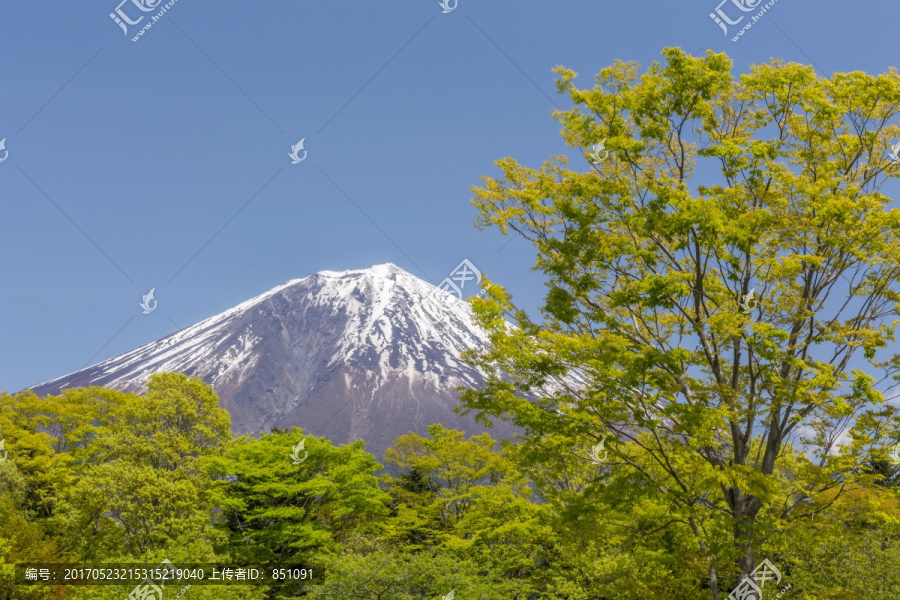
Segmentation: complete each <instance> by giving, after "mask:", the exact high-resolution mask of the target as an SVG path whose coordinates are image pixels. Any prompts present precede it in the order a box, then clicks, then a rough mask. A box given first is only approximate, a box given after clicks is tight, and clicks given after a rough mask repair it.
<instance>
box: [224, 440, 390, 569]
mask: <svg viewBox="0 0 900 600" xmlns="http://www.w3.org/2000/svg"><path fill="white" fill-rule="evenodd" d="M301 442H303V444H304V449H303V450H300V451H299V452H298V453H297V454H296V456H297V457H298V458H299V459H302V460H301V462H300V463H299V464H294V460H293V459H292V450H293V448H294V447H295V446H297V444H299V443H301ZM208 467H209V469H210V471H209V472H210V474H211V476H212V477H214V478H215V481H213V482H212V485H211V489H210V492H209V498H210V501H211V502H212V503H213V504H214V505H215V506H217V507H219V508H220V512H219V514H218V516H217V523H218V525H219V526H220V527H221V529H222V530H223V532H224V533H225V535H226V536H227V547H225V548H223V553H227V554H229V555H230V556H231V557H232V559H234V560H239V561H246V562H248V563H249V562H255V563H277V564H290V563H306V562H309V561H311V560H314V559H315V557H316V556H317V555H318V554H319V553H320V552H321V551H323V550H327V549H330V550H334V549H336V548H338V547H339V544H341V543H343V542H345V541H346V540H347V539H349V538H350V536H351V535H354V534H365V533H374V532H375V526H376V524H377V523H379V522H380V521H383V520H384V519H385V518H386V517H387V515H388V507H387V504H388V501H389V497H388V496H387V494H386V493H385V492H383V491H382V490H381V489H380V488H379V486H378V480H377V479H376V477H375V476H374V473H375V471H377V470H378V469H380V468H381V465H379V464H378V463H377V462H375V458H374V457H373V456H372V455H371V454H369V453H367V452H366V451H365V449H364V447H363V443H362V442H354V443H352V444H348V445H345V446H340V447H335V446H333V445H332V444H331V443H330V442H328V441H327V440H325V439H324V438H314V437H306V436H305V434H304V432H303V431H302V430H300V429H297V428H292V429H291V430H290V431H288V432H282V433H270V434H263V435H261V436H260V438H259V439H258V440H254V439H250V438H241V439H239V440H237V441H236V442H235V444H234V445H233V446H232V447H231V448H230V449H229V450H228V451H227V452H226V453H225V455H224V456H221V457H212V458H210V459H208Z"/></svg>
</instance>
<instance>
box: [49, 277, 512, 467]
mask: <svg viewBox="0 0 900 600" xmlns="http://www.w3.org/2000/svg"><path fill="white" fill-rule="evenodd" d="M435 289H436V288H435V287H434V286H432V285H431V284H429V283H426V282H425V281H422V280H421V279H418V278H417V277H415V276H413V275H411V274H409V273H407V272H406V271H404V270H402V269H400V268H398V267H396V266H394V265H392V264H384V265H376V266H373V267H371V268H369V269H360V270H353V271H343V272H335V271H322V272H319V273H316V274H315V275H311V276H309V277H305V278H303V279H296V280H293V281H289V282H287V283H285V284H283V285H280V286H278V287H276V288H274V289H272V290H269V291H268V292H266V293H264V294H262V295H260V296H257V297H256V298H253V299H251V300H248V301H246V302H244V303H242V304H239V305H238V306H235V307H234V308H232V309H230V310H227V311H225V312H223V313H221V314H218V315H216V316H214V317H210V318H208V319H206V320H204V321H201V322H200V323H197V324H196V325H193V326H191V327H188V328H187V329H184V330H182V331H179V332H177V333H175V334H173V335H170V336H168V337H165V338H163V339H161V340H158V341H156V342H153V343H151V344H147V345H146V346H143V347H141V348H138V349H136V350H133V351H131V352H128V353H126V354H123V355H121V356H117V357H115V358H111V359H109V360H106V361H104V362H101V363H99V364H97V365H94V366H91V367H87V368H85V369H83V370H81V371H78V372H76V373H72V374H70V375H66V376H64V377H60V378H58V379H54V380H51V381H47V382H44V383H42V384H39V385H37V386H34V387H33V388H31V389H32V390H33V391H34V392H35V393H37V394H38V395H46V394H58V393H59V391H60V390H61V389H62V388H66V387H80V386H88V385H98V386H103V387H111V388H116V389H120V390H125V391H143V389H144V387H143V386H144V384H145V382H146V380H147V378H148V377H149V376H150V375H151V374H152V373H156V372H163V371H177V372H180V373H186V374H188V375H196V376H198V377H201V378H203V379H204V380H205V381H207V382H208V383H210V384H211V385H212V386H213V388H214V389H215V391H216V393H217V394H218V395H219V398H220V402H221V405H222V406H223V407H224V408H225V409H227V410H228V411H229V413H231V418H232V431H233V432H234V433H235V434H236V435H237V434H241V433H256V432H259V431H269V430H270V429H271V428H272V427H273V426H279V427H289V426H291V425H296V426H299V427H303V428H304V429H305V430H306V431H307V432H309V433H310V434H312V435H324V436H326V437H328V438H329V439H330V440H332V441H333V442H335V443H345V442H349V441H352V440H355V439H359V438H362V439H364V440H365V441H366V447H367V449H368V450H369V451H370V452H372V453H374V454H375V455H376V456H381V453H382V452H383V451H384V449H385V448H387V447H388V446H389V445H390V443H391V442H392V441H393V439H394V438H395V437H396V436H398V435H401V434H404V433H407V432H409V431H415V432H418V433H422V434H425V433H426V429H425V428H426V427H427V426H428V425H429V424H431V423H443V424H444V425H445V426H447V427H452V428H456V429H463V430H465V431H466V432H467V433H479V432H482V431H485V429H484V428H483V427H482V426H480V425H476V424H475V421H474V418H473V417H472V416H467V417H461V416H459V415H456V414H455V413H454V412H453V407H454V406H456V405H457V403H458V400H457V398H458V392H456V391H455V388H456V387H457V386H459V385H466V386H473V385H477V384H479V383H480V382H481V381H482V380H483V378H482V376H481V374H480V373H479V372H478V371H477V370H476V369H474V368H472V367H471V366H469V365H467V364H465V363H464V362H463V361H462V360H460V353H461V352H462V351H463V350H466V349H469V348H475V349H481V348H483V347H484V346H485V343H486V339H487V338H486V335H485V332H484V331H483V330H481V329H480V328H479V327H478V326H477V325H476V324H475V323H474V322H473V318H472V314H471V310H470V308H469V305H468V304H467V303H466V302H463V301H461V300H459V299H457V298H455V297H453V296H450V295H449V294H446V293H439V296H437V297H436V296H434V292H435ZM512 431H513V429H512V427H511V426H509V425H506V424H504V423H497V424H496V425H495V428H494V429H493V430H492V434H493V435H494V436H495V437H502V436H507V435H510V434H511V433H512Z"/></svg>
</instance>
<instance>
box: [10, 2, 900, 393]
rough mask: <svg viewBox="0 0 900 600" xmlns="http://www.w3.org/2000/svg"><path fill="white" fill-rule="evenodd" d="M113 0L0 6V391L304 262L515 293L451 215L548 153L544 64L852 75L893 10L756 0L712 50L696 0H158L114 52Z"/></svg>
mask: <svg viewBox="0 0 900 600" xmlns="http://www.w3.org/2000/svg"><path fill="white" fill-rule="evenodd" d="M136 1H137V0H136ZM145 1H146V0H145ZM153 1H154V0H151V4H152V3H153ZM118 2H119V0H90V1H89V2H13V1H12V0H6V1H4V2H2V3H0V14H2V19H0V40H2V48H3V59H2V60H0V84H2V86H0V89H2V92H0V139H2V138H4V137H5V138H7V140H6V149H7V150H8V151H9V156H8V158H7V160H5V161H4V162H3V163H2V164H0V224H2V238H0V239H2V242H3V246H2V252H0V390H2V389H6V390H8V391H11V392H13V391H17V390H19V389H21V388H23V387H25V386H28V385H32V384H35V383H38V382H41V381H43V380H46V379H49V378H52V377H56V376H59V375H63V374H65V373H68V372H71V371H74V370H77V369H79V368H81V367H82V366H84V365H85V364H86V363H87V362H91V363H95V362H99V361H100V360H103V359H106V358H109V357H112V356H115V355H117V354H120V353H122V352H125V351H127V350H130V349H132V348H135V347H138V346H140V345H143V344H145V343H147V342H150V341H153V340H155V339H158V338H160V337H163V336H165V335H168V334H170V333H172V332H174V331H175V330H176V329H178V328H181V327H185V326H187V325H190V324H192V323H195V322H197V321H199V320H201V319H203V318H206V317H209V316H211V315H213V314H216V313H218V312H220V311H222V310H225V309H227V308H229V307H231V306H233V305H235V304H237V303H239V302H241V301H243V300H246V299H248V298H250V297H252V296H255V295H257V294H259V293H262V292H263V291H265V290H267V289H269V288H271V287H274V286H275V285H278V284H280V283H282V282H284V281H286V280H289V279H294V278H299V277H304V276H306V275H309V274H311V273H314V272H316V271H319V270H323V269H330V270H343V269H352V268H361V267H368V266H370V265H372V264H377V263H383V262H393V263H395V264H397V265H398V266H400V267H402V268H404V269H406V270H408V271H410V272H411V273H413V274H416V275H418V276H420V277H423V278H425V279H428V280H430V281H432V283H438V282H440V280H441V279H443V278H444V277H445V276H446V275H448V274H449V272H450V271H451V270H452V269H453V268H454V267H455V266H456V265H457V264H458V263H459V262H460V261H461V260H462V259H463V258H468V259H470V260H471V261H472V262H473V263H474V264H475V265H477V266H478V267H479V268H481V270H483V271H484V272H486V273H487V274H488V275H489V276H490V277H491V278H492V279H494V280H496V281H498V282H500V283H503V284H505V285H507V286H508V288H509V289H510V290H511V291H512V292H513V294H514V295H515V299H516V301H517V303H519V304H520V305H522V306H524V307H528V308H534V307H536V306H537V305H538V303H539V302H540V299H541V297H542V293H543V286H542V285H541V278H540V276H539V275H538V274H536V273H534V272H532V271H530V267H531V265H532V264H533V253H532V251H531V248H530V246H529V245H528V244H527V243H526V242H524V241H523V240H521V239H517V240H514V241H512V242H511V243H510V244H509V245H508V246H506V247H505V248H503V250H502V251H499V250H500V249H501V247H503V245H504V244H505V243H506V241H507V239H506V238H503V237H502V236H501V235H500V234H499V233H497V232H496V231H487V232H478V231H477V230H475V228H474V227H473V226H472V220H473V218H474V216H475V213H474V210H473V209H472V208H471V206H470V204H469V200H470V198H471V193H470V191H469V188H470V186H472V185H473V184H477V183H478V181H479V176H481V175H485V174H496V170H495V168H494V167H493V161H495V160H496V159H498V158H501V157H503V156H514V157H516V158H517V159H519V160H520V161H522V162H524V163H526V164H529V165H532V166H537V165H538V164H540V162H541V161H543V160H544V159H546V158H547V157H548V156H549V155H551V154H557V153H568V154H569V155H570V156H573V155H574V153H573V152H572V151H571V149H568V148H566V147H565V146H564V144H563V143H562V140H561V138H560V137H559V129H560V128H559V125H558V124H557V123H556V122H555V121H554V120H553V119H552V118H551V117H550V111H551V109H552V108H553V102H555V103H557V104H558V105H560V106H566V105H567V103H566V100H565V98H562V97H560V96H558V95H557V94H556V93H555V86H554V84H553V74H552V73H551V69H552V68H553V67H554V66H555V65H559V64H562V65H565V66H567V67H570V68H573V69H574V70H576V71H577V72H578V73H579V75H580V78H579V80H578V81H579V83H580V84H582V85H584V86H589V85H590V84H591V82H592V80H593V76H594V74H595V73H596V72H597V71H598V70H599V69H601V68H603V67H604V66H607V65H609V64H610V63H611V62H612V61H614V60H615V59H625V60H635V61H639V62H640V63H642V64H643V65H647V64H649V63H650V62H651V61H653V60H656V59H658V58H659V53H660V50H661V49H662V48H663V47H665V46H680V47H682V48H683V49H685V50H686V51H688V52H692V53H694V52H699V51H705V50H706V49H712V50H715V51H723V50H724V51H727V52H728V53H729V55H730V56H731V57H732V58H733V59H734V61H735V67H736V70H737V71H739V72H742V71H745V70H746V67H747V65H748V64H752V63H758V62H765V61H767V60H769V58H770V57H783V58H785V59H787V60H790V61H798V62H805V63H809V62H811V61H812V62H815V64H816V65H818V67H819V68H821V69H822V70H824V71H825V72H826V73H828V74H830V73H832V72H833V71H851V70H863V71H867V72H870V73H878V72H883V71H885V70H887V68H888V67H889V66H890V65H891V64H893V63H892V61H895V60H896V57H897V48H898V46H897V39H898V38H897V33H896V23H897V18H896V17H897V16H898V15H900V7H898V5H897V4H896V3H889V2H884V1H881V2H862V1H860V2H855V3H853V4H848V3H846V2H836V1H831V0H828V1H820V2H815V3H812V2H792V1H791V0H779V1H778V2H777V3H776V4H775V5H774V6H773V7H772V8H771V9H770V10H769V11H768V13H766V15H765V16H764V17H763V19H761V21H760V22H758V23H757V24H755V25H754V27H753V28H752V29H750V30H749V31H748V32H747V33H746V34H745V35H744V36H743V37H742V38H741V39H740V41H739V42H737V43H733V42H731V41H730V38H729V37H726V36H725V35H723V33H722V31H721V29H719V28H718V26H716V25H715V24H714V23H713V22H712V20H711V19H710V18H709V16H708V15H709V13H710V12H712V11H713V10H714V9H715V7H716V5H717V2H716V1H715V0H711V1H708V0H684V1H681V2H662V1H659V0H654V1H644V2H601V1H596V0H594V1H590V2H586V1H577V2H576V1H560V2H548V1H546V0H545V1H543V2H537V1H535V0H527V1H521V2H513V1H507V0H494V1H492V2H484V1H480V2H477V1H475V0H459V3H458V6H457V8H456V9H455V10H454V11H453V12H451V13H449V14H442V12H441V7H440V6H438V0H418V1H416V2H410V1H399V2H358V1H352V2H351V1H345V2H324V1H322V2H311V1H308V0H307V1H303V2H298V1H296V0H293V1H284V0H268V1H267V2H260V3H249V2H235V1H232V0H220V1H218V2H197V1H195V0H178V1H177V2H176V3H175V4H174V6H172V7H171V8H170V9H169V10H168V12H167V13H166V14H164V15H163V16H162V18H161V19H160V20H159V21H158V22H157V23H155V24H154V25H153V27H152V28H151V29H149V30H148V31H147V32H146V33H145V34H144V35H143V37H141V38H140V40H139V41H138V42H137V43H134V42H132V41H130V38H131V35H129V36H128V37H126V36H124V35H123V32H122V30H121V29H119V27H118V26H117V25H116V24H115V23H114V22H113V21H112V20H111V19H110V18H109V16H108V15H109V13H110V12H113V11H114V10H115V9H116V6H117V4H118ZM728 5H729V6H730V3H728ZM122 10H123V11H124V12H125V13H126V14H128V15H129V16H130V18H132V19H134V18H136V17H137V15H140V14H144V13H141V12H140V11H138V10H137V9H136V8H135V7H134V5H133V4H132V3H131V2H130V1H129V2H127V3H126V4H125V5H122ZM723 10H728V6H725V7H723ZM729 12H730V13H731V14H734V15H735V16H736V15H737V14H738V13H737V11H735V10H734V9H731V10H730V11H729ZM147 14H155V13H147ZM147 20H148V19H144V22H142V23H140V24H139V25H138V26H135V27H132V28H131V29H132V30H133V31H136V30H137V29H138V28H139V27H140V26H141V25H143V24H144V23H146V22H147ZM733 29H735V30H736V29H737V27H734V28H733ZM304 137H305V138H306V143H305V148H306V150H307V151H308V153H309V154H308V156H307V158H306V160H305V161H304V162H302V163H300V164H299V165H291V164H290V159H289V158H288V152H289V151H290V147H291V146H292V145H293V144H295V143H297V142H298V141H299V140H300V138H304ZM3 155H4V154H3V152H2V151H0V158H2V157H3ZM339 188H340V189H339ZM341 190H343V192H342V191H341ZM345 194H346V195H345ZM347 196H349V198H350V199H352V201H351V200H348V198H347ZM248 202H249V203H248ZM353 203H355V204H356V205H358V207H359V208H357V207H356V206H354V204H353ZM360 209H361V210H360ZM361 211H364V212H365V214H366V215H368V217H370V218H371V220H370V219H369V218H367V217H366V216H365V215H364V214H363V212H361ZM372 221H374V222H375V223H376V224H377V226H376V225H374V224H373V223H372ZM223 226H224V228H223ZM379 228H380V229H381V230H379ZM382 231H383V232H382ZM217 232H218V234H217ZM388 238H390V239H388ZM201 248H202V249H201ZM198 250H199V253H198ZM192 257H193V258H192ZM176 273H177V275H176ZM173 276H174V278H173ZM150 288H156V298H157V300H158V302H159V304H158V308H157V309H156V310H155V311H154V312H152V313H151V314H149V315H143V314H141V309H140V307H139V306H138V303H139V302H140V300H141V296H142V295H143V294H145V293H146V292H147V291H149V289H150Z"/></svg>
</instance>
